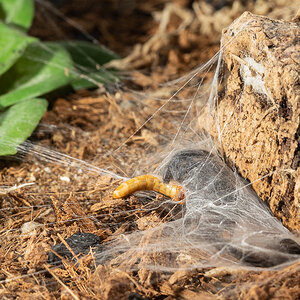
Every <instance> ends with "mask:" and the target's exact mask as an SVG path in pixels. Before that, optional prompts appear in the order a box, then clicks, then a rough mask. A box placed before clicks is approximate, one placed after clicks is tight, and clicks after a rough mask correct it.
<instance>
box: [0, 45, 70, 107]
mask: <svg viewBox="0 0 300 300" xmlns="http://www.w3.org/2000/svg"><path fill="white" fill-rule="evenodd" d="M70 70H72V60H71V58H70V56H69V54H68V53H67V51H66V50H65V49H64V48H62V47H61V46H59V45H57V44H54V43H35V44H31V45H29V46H28V47H27V49H26V50H25V52H24V54H23V56H22V57H21V58H20V59H19V60H18V61H17V62H16V63H15V64H14V65H13V66H12V67H11V68H10V69H9V70H8V71H7V72H6V73H5V74H4V75H3V76H2V77H1V85H0V94H1V96H0V109H1V108H3V107H7V106H10V105H12V104H14V103H17V102H19V101H22V100H26V99H31V98H34V97H38V96H40V95H43V94H45V93H48V92H51V91H53V90H55V89H57V88H60V87H62V86H64V85H67V84H68V83H69V82H70V76H69V72H70Z"/></svg>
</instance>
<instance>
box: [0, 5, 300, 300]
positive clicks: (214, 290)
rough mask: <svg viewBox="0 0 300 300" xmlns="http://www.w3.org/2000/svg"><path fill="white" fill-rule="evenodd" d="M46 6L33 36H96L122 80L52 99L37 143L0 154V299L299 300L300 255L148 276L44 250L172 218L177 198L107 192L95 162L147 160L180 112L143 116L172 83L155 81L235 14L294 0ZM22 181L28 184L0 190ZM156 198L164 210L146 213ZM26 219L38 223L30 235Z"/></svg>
mask: <svg viewBox="0 0 300 300" xmlns="http://www.w3.org/2000/svg"><path fill="white" fill-rule="evenodd" d="M54 2H57V4H56V6H50V8H49V6H44V5H41V4H37V14H36V18H35V22H34V26H33V28H32V29H31V34H33V35H35V36H38V37H40V38H41V39H43V40H59V39H66V38H74V39H78V38H84V39H89V37H90V36H93V37H94V38H96V39H97V40H98V41H99V42H100V43H103V44H104V45H106V46H107V47H108V48H110V49H112V50H113V51H115V52H116V53H118V54H120V55H121V56H123V57H125V59H123V60H121V61H118V62H116V63H115V66H117V67H118V68H121V69H123V77H124V78H125V79H124V80H123V82H122V84H120V85H109V86H105V87H101V88H99V89H97V90H93V91H86V90H84V91H78V92H77V93H74V94H69V95H61V97H58V98H56V99H53V100H51V103H50V106H49V110H48V112H47V113H46V114H45V115H44V117H43V119H42V122H41V123H40V125H39V127H38V128H37V130H36V131H35V132H34V134H33V135H32V137H31V138H30V141H32V142H33V143H37V144H38V145H41V146H43V147H44V148H39V149H37V148H35V146H34V145H33V144H31V143H27V144H26V145H25V146H24V149H25V148H26V149H25V150H26V151H25V150H24V153H22V151H20V153H19V154H18V155H17V156H16V157H9V158H3V159H1V160H0V170H1V171H0V172H1V173H0V176H1V177H0V178H1V179H0V182H1V186H2V187H0V205H1V206H0V218H1V219H0V220H1V221H0V232H1V238H0V240H1V245H0V264H1V270H0V296H1V299H29V298H31V299H58V298H61V299H215V298H218V299H300V288H299V284H300V272H299V271H300V264H299V263H298V264H294V265H291V266H288V267H286V268H284V269H283V270H278V271H245V270H236V269H235V270H233V269H232V270H231V269H222V268H216V269H212V270H210V269H195V270H191V271H182V270H181V271H175V272H173V273H172V272H168V273H164V272H161V274H159V275H157V274H156V273H155V272H152V271H149V272H147V273H146V274H145V273H143V274H142V273H141V272H133V271H124V270H122V269H119V268H115V267H114V266H113V265H109V264H108V265H107V266H103V265H99V266H96V265H95V262H94V255H93V251H89V252H88V253H87V254H86V255H84V256H83V257H81V258H79V259H78V261H77V263H74V261H72V259H70V260H69V259H65V258H63V259H62V265H59V266H56V267H54V266H53V265H51V264H49V262H48V252H49V251H50V249H51V247H52V246H53V245H55V244H59V243H66V242H65V240H66V239H67V238H68V237H70V236H71V235H72V234H74V233H76V232H78V231H80V232H86V233H93V234H95V235H96V236H98V237H99V240H100V243H101V244H102V245H105V244H106V243H107V242H109V241H111V240H113V239H114V237H116V236H119V235H121V234H122V233H128V232H132V231H134V230H142V229H147V228H151V227H153V226H155V225H157V224H161V223H165V222H168V221H169V220H173V219H174V218H175V215H176V213H175V212H176V211H180V210H182V209H183V208H182V206H181V205H180V204H173V205H172V206H170V204H168V205H166V204H164V197H162V196H161V195H158V196H156V197H155V196H153V195H150V196H149V197H148V198H147V197H145V198H143V199H141V198H139V197H135V196H130V197H128V198H127V199H126V200H123V199H120V200H113V198H112V193H113V190H114V189H115V188H116V187H117V185H118V184H119V183H120V180H119V179H114V178H112V177H110V176H109V175H103V174H102V175H99V174H100V169H99V168H101V169H105V170H109V171H111V172H114V173H117V174H119V175H121V176H125V177H131V176H133V175H136V173H137V171H138V172H141V173H143V171H150V170H151V169H153V168H155V166H157V164H159V161H160V158H161V156H162V155H163V154H162V153H164V152H165V151H167V150H166V149H167V148H166V147H167V146H166V145H168V143H169V142H170V137H169V136H172V135H174V134H176V130H177V126H178V123H175V121H174V120H178V119H180V118H182V117H183V116H184V115H185V112H186V110H187V106H186V103H184V102H180V101H178V102H174V103H169V104H168V107H167V108H168V109H166V110H164V111H162V112H161V113H160V114H159V117H155V118H154V117H153V118H152V116H154V115H155V114H156V111H157V110H159V109H160V107H161V106H162V105H164V103H165V100H164V99H168V98H169V97H170V96H171V95H172V94H173V93H175V92H176V90H177V89H178V86H177V85H161V84H162V83H164V82H167V81H169V80H173V79H175V78H178V77H179V76H182V75H184V74H187V73H188V72H190V71H191V70H192V69H194V68H195V67H197V66H199V65H201V64H203V63H205V62H207V61H208V60H209V59H210V58H211V57H212V56H213V55H214V54H215V53H216V52H217V51H218V49H219V39H220V34H221V29H222V28H223V27H225V26H227V25H229V24H230V23H231V22H232V21H233V20H234V19H235V18H236V17H238V16H239V15H240V14H241V13H242V12H243V11H245V10H247V9H248V10H251V11H253V12H254V13H260V14H264V15H269V16H271V17H275V18H286V19H289V18H292V17H293V16H294V15H295V13H296V5H295V1H293V0H291V1H288V0H287V1H285V3H284V4H282V3H281V2H282V1H253V2H251V1H240V2H239V1H235V3H234V4H232V1H230V0H227V1H226V0H224V1H222V0H220V1H217V0H216V1H207V2H210V3H211V5H208V4H207V3H206V2H205V1H188V0H174V1H166V0H153V1H133V0H132V1H130V0H128V1H122V0H114V1H112V0H103V1H98V0H95V1H93V0H89V1H86V2H84V4H83V1H79V0H78V1H77V0H74V1H53V3H54ZM244 2H245V3H244ZM258 2H259V3H258ZM201 5H202V6H201ZM154 12H156V13H155V14H154ZM162 12H164V13H162ZM61 15H63V16H64V17H63V19H61ZM203 16H206V18H205V17H203ZM67 18H68V19H67ZM69 18H70V19H69ZM66 20H67V21H69V22H65V21H66ZM70 20H72V22H70ZM164 21H166V26H163V25H162V24H163V23H164ZM73 22H74V23H75V24H77V26H76V27H77V28H76V27H74V23H73ZM226 22H227V23H226ZM78 26H79V27H80V30H78ZM212 76H213V70H209V72H206V73H203V74H202V73H201V74H199V75H197V79H203V80H204V84H209V80H210V79H211V78H212ZM194 90H195V87H194V86H192V85H191V87H189V88H186V89H184V90H182V91H181V92H180V93H179V94H178V95H177V97H178V99H186V98H188V97H190V96H191V95H193V92H194ZM154 97H157V99H156V100H155V101H154V100H153V99H154ZM200 106H201V104H200ZM193 109H197V108H193ZM195 113H197V112H196V111H195ZM155 116H156V115H155ZM149 117H150V118H149ZM145 120H148V121H147V123H146V124H144V123H145ZM143 124H144V125H143ZM142 125H143V126H142ZM162 128H163V131H162ZM166 133H168V134H166ZM129 137H130V138H129ZM48 149H51V150H53V151H58V152H59V153H64V154H66V155H69V156H71V158H69V157H67V156H62V155H60V154H59V153H58V152H57V153H56V152H51V151H47V150H48ZM25 152H29V153H25ZM153 153H157V156H156V158H155V159H154V158H153V157H154V156H153ZM42 156H43V157H44V159H42V158H41V157H42ZM72 157H73V158H76V159H77V160H74V159H72ZM149 159H151V162H149ZM45 160H48V161H45ZM62 164H65V165H62ZM28 182H34V184H33V185H28V186H23V187H22V186H21V187H19V188H16V189H13V188H12V189H8V188H7V187H14V186H18V185H22V184H25V183H28ZM153 202H155V203H156V204H157V203H161V209H159V210H155V209H149V207H150V208H151V205H152V204H151V203H153ZM146 208H147V209H146ZM24 224H33V225H30V226H36V227H35V228H34V230H31V231H30V230H28V227H27V228H26V227H25V225H24ZM28 226H29V225H28Z"/></svg>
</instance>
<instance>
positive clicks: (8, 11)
mask: <svg viewBox="0 0 300 300" xmlns="http://www.w3.org/2000/svg"><path fill="white" fill-rule="evenodd" d="M33 16H34V3H33V0H0V17H1V19H2V20H4V22H5V23H7V24H14V25H18V26H20V27H22V28H24V29H25V30H27V29H29V27H30V26H31V23H32V20H33Z"/></svg>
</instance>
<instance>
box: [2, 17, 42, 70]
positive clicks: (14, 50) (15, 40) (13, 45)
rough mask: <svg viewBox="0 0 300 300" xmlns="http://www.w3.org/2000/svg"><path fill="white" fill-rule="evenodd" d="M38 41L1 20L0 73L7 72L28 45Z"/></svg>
mask: <svg viewBox="0 0 300 300" xmlns="http://www.w3.org/2000/svg"><path fill="white" fill-rule="evenodd" d="M35 41H37V39H36V38H33V37H29V36H26V35H25V34H24V33H23V32H21V31H19V30H17V29H14V28H11V27H9V26H8V25H5V24H3V23H1V22H0V49H1V51H0V75H1V74H3V73H4V72H6V71H7V70H8V69H9V68H10V67H11V66H12V65H13V64H14V63H15V61H16V60H17V59H18V58H20V56H21V55H22V54H23V52H24V51H25V49H26V47H27V46H28V45H29V44H31V43H33V42H35Z"/></svg>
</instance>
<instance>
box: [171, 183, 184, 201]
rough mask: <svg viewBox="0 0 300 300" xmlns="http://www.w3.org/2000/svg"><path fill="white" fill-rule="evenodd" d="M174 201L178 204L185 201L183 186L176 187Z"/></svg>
mask: <svg viewBox="0 0 300 300" xmlns="http://www.w3.org/2000/svg"><path fill="white" fill-rule="evenodd" d="M173 200H174V201H178V202H181V201H184V200H185V194H184V190H183V187H182V186H180V185H177V186H176V194H175V195H174V197H173Z"/></svg>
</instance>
